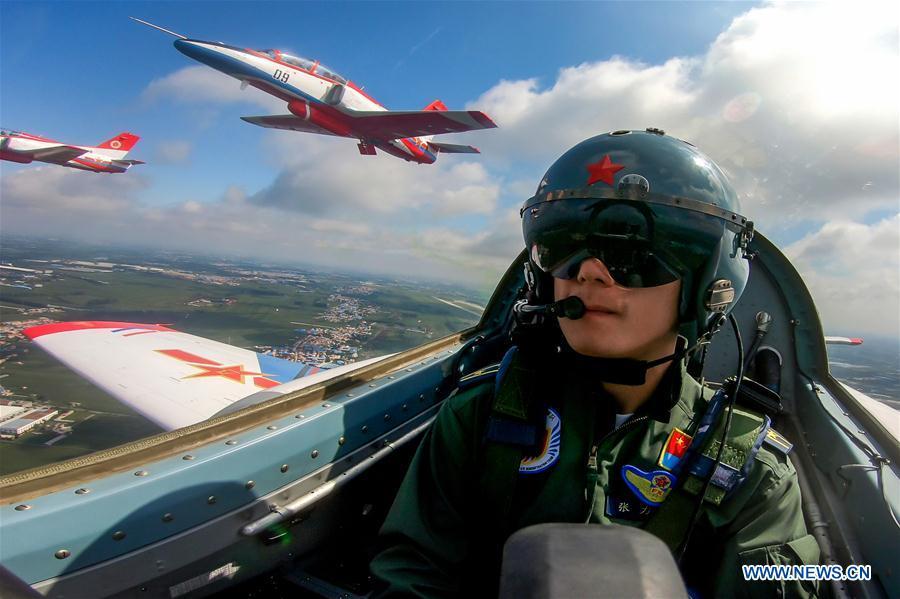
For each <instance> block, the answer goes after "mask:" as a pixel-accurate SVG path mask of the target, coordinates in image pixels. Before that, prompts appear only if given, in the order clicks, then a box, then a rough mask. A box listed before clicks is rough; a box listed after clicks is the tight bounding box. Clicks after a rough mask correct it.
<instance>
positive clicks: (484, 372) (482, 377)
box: [458, 364, 500, 389]
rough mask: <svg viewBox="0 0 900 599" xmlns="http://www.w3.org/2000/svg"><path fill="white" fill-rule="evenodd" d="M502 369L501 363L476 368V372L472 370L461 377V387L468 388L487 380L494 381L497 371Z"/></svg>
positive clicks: (459, 386)
mask: <svg viewBox="0 0 900 599" xmlns="http://www.w3.org/2000/svg"><path fill="white" fill-rule="evenodd" d="M499 370H500V364H491V365H490V366H485V367H484V368H481V369H480V370H476V371H475V372H470V373H469V374H467V375H465V376H463V377H461V378H460V379H459V385H458V388H459V389H468V388H469V387H474V386H475V385H477V384H479V383H483V382H487V381H493V380H494V377H496V376H497V372H498V371H499Z"/></svg>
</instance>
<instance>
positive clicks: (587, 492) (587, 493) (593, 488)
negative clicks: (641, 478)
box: [584, 416, 648, 523]
mask: <svg viewBox="0 0 900 599" xmlns="http://www.w3.org/2000/svg"><path fill="white" fill-rule="evenodd" d="M647 419H648V417H647V416H638V417H637V418H632V419H630V420H629V421H628V422H626V423H625V424H623V425H622V426H620V427H619V428H614V429H613V430H611V431H609V432H608V433H606V434H605V435H603V437H601V438H600V440H599V441H595V442H594V443H592V444H591V452H590V454H588V463H587V467H588V473H587V486H586V487H585V489H584V499H585V501H586V502H587V508H588V512H587V517H586V518H585V520H584V521H585V523H587V522H590V521H591V516H592V515H593V514H594V498H595V497H596V495H597V481H598V480H599V479H600V472H599V470H598V468H597V450H598V449H599V448H600V446H601V445H603V443H604V442H605V441H606V440H607V439H609V438H610V437H612V436H613V435H615V434H616V433H619V432H620V431H624V430H625V429H627V428H631V427H633V426H634V425H636V424H637V423H639V422H644V421H645V420H647Z"/></svg>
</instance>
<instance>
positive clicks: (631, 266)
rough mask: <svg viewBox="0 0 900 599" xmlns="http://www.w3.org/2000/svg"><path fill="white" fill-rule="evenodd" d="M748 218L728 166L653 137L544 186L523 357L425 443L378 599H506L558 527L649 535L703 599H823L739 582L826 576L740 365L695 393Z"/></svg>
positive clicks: (509, 356) (385, 560)
mask: <svg viewBox="0 0 900 599" xmlns="http://www.w3.org/2000/svg"><path fill="white" fill-rule="evenodd" d="M737 211H738V202H737V196H736V193H735V191H734V189H733V188H732V187H731V185H730V183H729V182H728V180H727V178H726V176H725V175H724V173H723V172H722V171H721V170H720V169H719V167H718V166H716V165H715V164H714V163H713V162H712V161H711V160H710V159H709V158H708V157H706V156H705V155H704V154H702V153H701V152H699V151H698V150H697V149H696V148H695V147H694V146H693V145H691V144H689V143H686V142H684V141H681V140H679V139H676V138H674V137H671V136H667V135H665V134H664V132H662V131H660V130H658V129H648V130H646V131H616V132H613V133H608V134H604V135H599V136H596V137H592V138H590V139H588V140H585V141H583V142H582V143H580V144H578V145H576V146H575V147H573V148H571V149H570V150H569V151H567V152H566V153H565V154H563V155H562V156H561V157H560V158H559V159H558V160H557V161H556V162H555V163H554V164H553V165H552V166H551V167H550V169H549V170H548V171H547V174H546V175H545V176H544V177H543V179H542V180H541V182H540V184H539V186H538V188H537V192H536V193H535V195H534V196H533V197H532V198H530V199H529V200H527V201H526V202H525V205H524V206H523V208H522V211H521V217H522V228H523V232H524V237H525V245H526V249H527V255H528V259H527V263H526V265H525V272H526V282H527V285H528V289H527V294H526V297H527V299H526V300H523V301H521V302H519V303H518V304H517V305H516V308H515V313H516V319H515V320H516V323H517V326H516V327H515V329H514V331H513V343H514V345H513V347H512V349H510V350H509V352H507V353H506V355H505V356H504V358H503V360H502V362H500V363H499V364H497V365H495V366H493V367H490V368H487V369H483V370H482V371H479V372H476V373H473V374H470V375H468V376H465V377H463V378H462V380H461V381H460V384H459V388H458V389H457V391H456V392H455V393H454V395H453V396H451V397H450V398H449V399H448V400H447V401H446V402H445V403H444V405H443V406H442V407H441V409H440V412H439V414H438V415H437V418H436V420H435V422H434V425H433V426H432V428H431V429H430V430H429V431H428V433H427V434H426V435H425V437H424V439H423V440H422V443H421V445H420V446H419V448H418V451H417V453H416V455H415V457H414V458H413V461H412V464H411V465H410V468H409V471H408V472H407V474H406V477H405V479H404V481H403V483H402V485H401V486H400V489H399V492H398V494H397V497H396V500H395V501H394V504H393V507H392V508H391V510H390V513H389V514H388V517H387V520H386V521H385V523H384V526H383V528H382V530H381V537H380V541H381V543H382V545H381V551H380V553H379V554H378V555H377V556H376V557H375V559H374V560H373V561H372V563H371V571H372V573H373V574H374V575H375V577H376V579H377V580H378V581H379V582H380V584H381V587H380V592H381V593H382V594H383V595H386V596H392V595H407V596H421V597H454V596H462V595H468V596H490V595H492V594H496V589H497V585H498V580H499V572H500V565H501V556H502V548H503V543H504V541H505V540H506V538H507V537H508V536H509V535H510V534H512V533H513V532H515V531H516V530H518V529H521V528H524V527H526V526H529V525H533V524H539V523H546V522H585V523H596V524H611V523H615V524H622V525H627V526H637V527H641V528H643V529H645V530H647V531H649V532H651V533H653V534H654V535H656V536H657V537H659V538H660V539H661V540H663V541H664V542H665V543H666V544H667V545H668V546H669V548H670V549H671V551H672V554H673V557H674V558H675V559H676V560H677V562H678V564H679V567H680V569H681V572H682V576H683V578H684V580H685V584H686V586H687V588H688V589H689V591H690V593H691V595H692V596H694V597H698V596H699V597H736V596H740V597H742V596H760V597H776V596H779V597H783V596H788V597H808V596H814V595H815V594H816V585H815V583H812V582H800V581H768V582H751V581H745V580H744V578H743V576H742V570H741V566H742V565H750V564H761V565H766V564H769V565H771V564H787V565H800V564H816V563H818V559H819V548H818V545H817V543H816V541H815V539H814V538H813V537H812V536H811V535H809V534H808V533H807V529H806V525H805V523H804V519H803V513H802V509H801V499H800V487H799V484H798V481H797V474H796V472H795V470H794V468H793V466H792V465H791V463H790V461H789V459H788V452H789V451H790V443H788V442H787V441H786V440H785V439H784V437H782V436H781V435H780V434H778V433H777V432H776V431H775V430H774V429H773V428H772V427H771V418H770V415H768V414H766V413H764V412H763V411H762V410H760V409H758V408H757V407H756V406H753V405H749V404H748V403H747V402H744V401H735V399H736V396H737V397H740V393H739V389H740V386H741V383H742V381H743V379H742V368H739V367H738V365H737V362H738V360H737V359H735V364H736V365H735V368H736V370H738V371H739V372H735V375H736V376H735V377H733V379H732V380H731V382H730V386H729V385H724V386H723V388H722V389H721V390H716V389H713V388H710V386H708V385H703V384H701V383H700V382H698V381H697V380H696V378H697V377H699V372H700V370H701V368H702V364H703V358H704V355H705V353H706V350H707V348H708V343H709V341H710V339H711V338H712V336H713V335H714V334H715V333H716V331H718V330H719V329H720V328H722V327H723V326H725V325H726V323H727V319H726V317H727V315H728V314H729V312H730V311H731V309H732V308H733V307H734V304H735V302H737V300H738V298H739V297H740V295H741V292H742V291H743V289H744V287H745V285H746V283H747V279H748V276H749V259H750V257H751V253H750V251H749V248H748V243H749V241H750V239H751V237H752V231H753V229H752V223H751V222H749V221H747V220H746V219H745V218H743V217H742V216H740V215H739V214H738V212H737ZM732 322H734V321H732ZM735 326H736V325H735ZM739 353H742V350H741V352H739ZM742 363H743V362H742ZM692 374H693V376H692ZM736 389H737V391H738V392H737V393H736V392H735V391H736ZM722 441H724V443H722ZM701 498H702V499H701Z"/></svg>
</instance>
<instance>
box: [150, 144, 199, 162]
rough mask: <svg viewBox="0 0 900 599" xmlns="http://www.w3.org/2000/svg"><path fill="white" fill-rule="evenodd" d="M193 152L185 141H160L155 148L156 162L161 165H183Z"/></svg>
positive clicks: (190, 145) (191, 147)
mask: <svg viewBox="0 0 900 599" xmlns="http://www.w3.org/2000/svg"><path fill="white" fill-rule="evenodd" d="M192 150H193V144H191V142H189V141H185V140H170V141H161V142H160V143H159V144H158V145H157V146H156V161H157V162H159V163H162V164H184V163H185V162H187V161H188V159H189V158H190V156H191V151H192Z"/></svg>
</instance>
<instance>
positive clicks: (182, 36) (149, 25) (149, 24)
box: [128, 17, 187, 40]
mask: <svg viewBox="0 0 900 599" xmlns="http://www.w3.org/2000/svg"><path fill="white" fill-rule="evenodd" d="M128 18H129V19H131V20H132V21H137V22H138V23H143V24H144V25H146V26H147V27H153V28H154V29H159V30H160V31H162V32H163V33H168V34H169V35H174V36H175V37H179V38H181V39H183V40H186V39H187V36H186V35H181V34H180V33H175V32H174V31H169V30H168V29H165V28H163V27H160V26H159V25H154V24H153V23H148V22H147V21H142V20H141V19H139V18H137V17H128Z"/></svg>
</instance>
